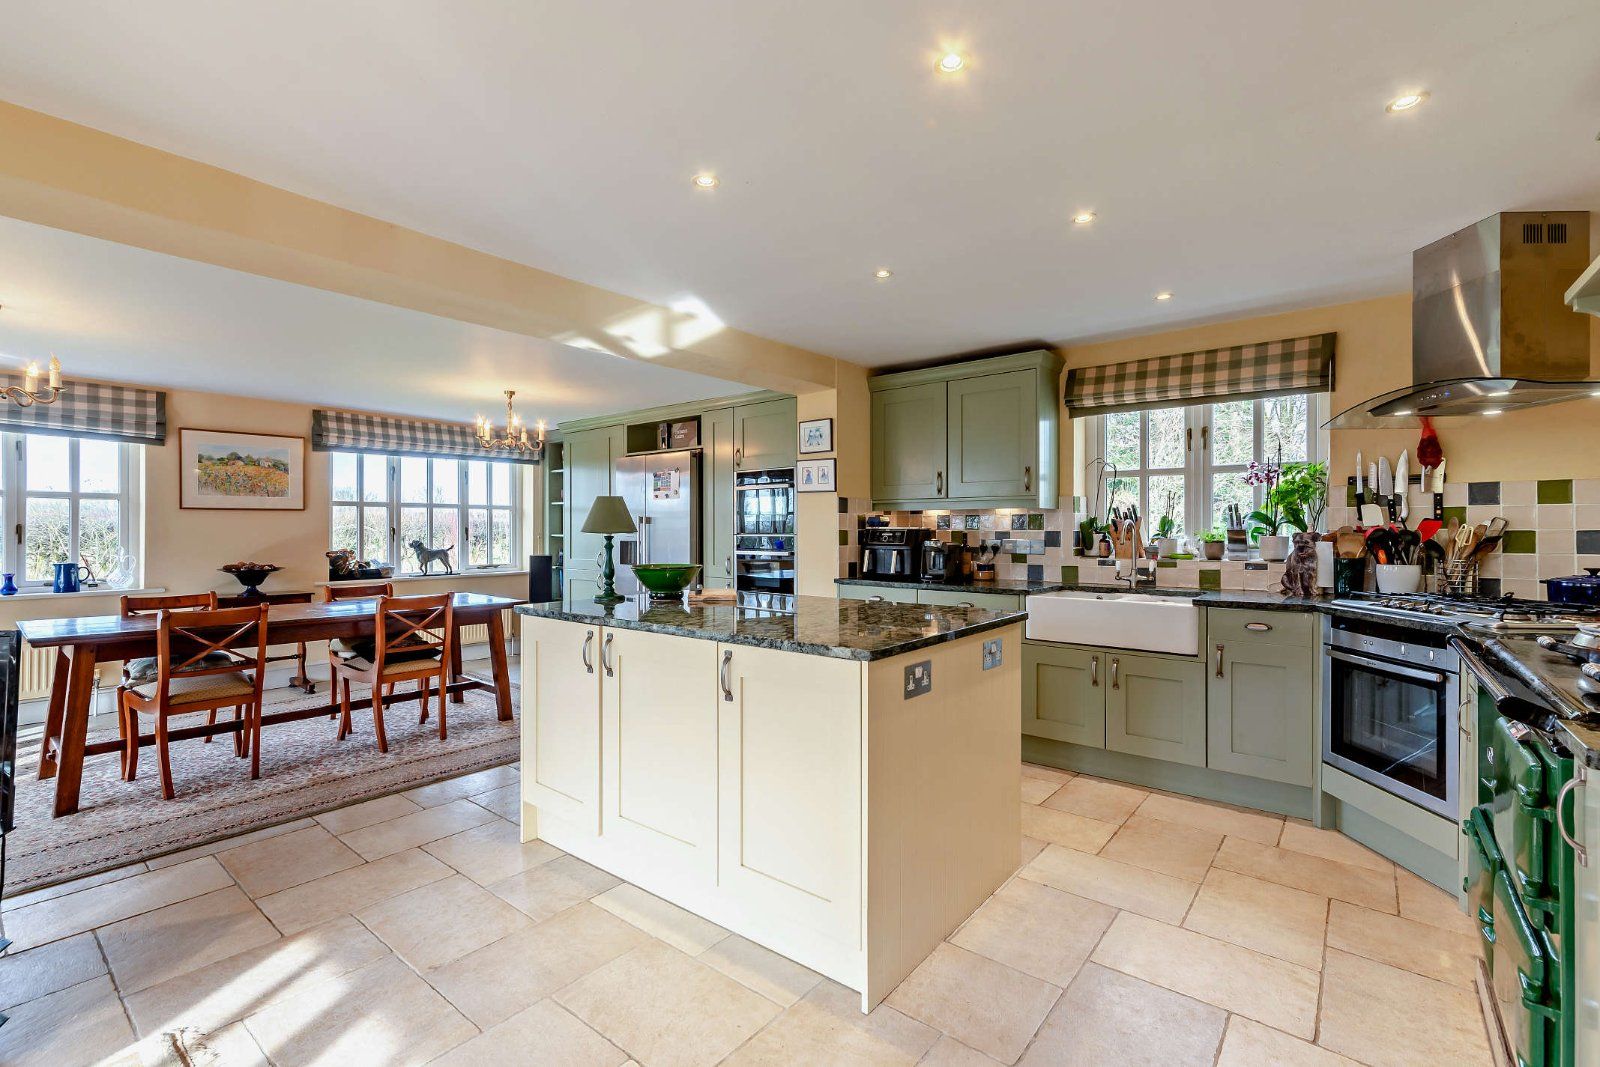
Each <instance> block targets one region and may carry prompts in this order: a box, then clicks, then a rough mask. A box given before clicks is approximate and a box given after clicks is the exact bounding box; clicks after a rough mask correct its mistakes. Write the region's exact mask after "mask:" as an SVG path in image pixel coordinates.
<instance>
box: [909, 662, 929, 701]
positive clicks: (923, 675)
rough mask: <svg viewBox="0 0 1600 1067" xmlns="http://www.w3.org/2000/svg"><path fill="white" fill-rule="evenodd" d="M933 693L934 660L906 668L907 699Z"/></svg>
mask: <svg viewBox="0 0 1600 1067" xmlns="http://www.w3.org/2000/svg"><path fill="white" fill-rule="evenodd" d="M931 692H933V660H931V659H925V660H923V661H922V662H921V663H913V664H911V665H910V666H909V667H907V668H906V691H905V699H907V700H910V699H911V698H912V697H919V696H921V695H922V694H924V693H931Z"/></svg>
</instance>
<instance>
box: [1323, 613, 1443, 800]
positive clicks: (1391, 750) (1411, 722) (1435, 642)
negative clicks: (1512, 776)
mask: <svg viewBox="0 0 1600 1067" xmlns="http://www.w3.org/2000/svg"><path fill="white" fill-rule="evenodd" d="M1324 647H1325V650H1326V653H1327V663H1326V665H1325V666H1326V670H1325V671H1324V680H1323V699H1322V760H1323V762H1324V763H1327V764H1331V765H1332V766H1334V767H1337V768H1339V769H1340V770H1342V771H1344V772H1346V773H1348V774H1351V775H1354V776H1355V777H1357V778H1360V779H1362V780H1364V781H1366V782H1370V783H1371V784H1373V785H1375V786H1377V787H1378V788H1380V789H1383V790H1384V791H1386V792H1388V793H1392V794H1394V795H1395V796H1398V797H1401V798H1403V799H1405V800H1409V801H1410V802H1411V803H1413V804H1416V805H1418V806H1419V807H1422V808H1426V809H1427V810H1428V811H1431V812H1433V813H1434V814H1436V815H1439V816H1442V817H1443V818H1446V819H1449V820H1450V821H1452V822H1454V821H1455V820H1456V818H1457V816H1458V809H1457V798H1458V795H1459V793H1458V790H1459V782H1460V766H1459V764H1460V751H1459V750H1460V746H1459V744H1458V743H1457V742H1456V723H1457V717H1458V715H1459V709H1458V707H1457V703H1456V701H1457V685H1458V683H1457V676H1456V672H1457V669H1458V659H1457V656H1456V653H1455V650H1454V649H1452V648H1451V647H1450V646H1449V644H1448V643H1447V641H1446V635H1445V634H1444V633H1434V632H1431V631H1429V630H1425V629H1420V628H1415V627H1408V626H1397V625H1391V624H1389V623H1383V622H1377V621H1373V620H1370V619H1359V618H1350V617H1345V616H1340V615H1335V616H1332V617H1330V619H1329V629H1328V635H1327V641H1326V643H1325V646H1324Z"/></svg>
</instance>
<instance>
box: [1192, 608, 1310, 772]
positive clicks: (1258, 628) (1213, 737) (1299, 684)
mask: <svg viewBox="0 0 1600 1067" xmlns="http://www.w3.org/2000/svg"><path fill="white" fill-rule="evenodd" d="M1208 616H1209V617H1208V620H1207V632H1208V634H1209V635H1210V636H1209V640H1208V644H1209V645H1210V646H1211V647H1210V663H1209V664H1208V669H1207V677H1206V700H1207V704H1208V707H1209V723H1208V725H1207V738H1206V753H1207V755H1206V760H1207V765H1208V766H1211V767H1214V768H1216V769H1218V770H1223V771H1233V772H1234V773H1236V774H1245V775H1249V776H1250V777H1252V778H1267V779H1270V780H1272V781H1275V782H1285V783H1287V784H1289V785H1300V786H1307V787H1309V786H1310V785H1311V784H1312V781H1313V779H1314V778H1315V776H1316V771H1317V763H1318V757H1317V737H1316V730H1317V712H1318V709H1317V696H1318V685H1317V668H1318V663H1317V629H1316V625H1315V624H1316V621H1317V620H1316V617H1315V616H1312V615H1295V614H1290V613H1287V612H1249V611H1240V610H1228V609H1218V608H1213V609H1211V610H1210V611H1209V612H1208Z"/></svg>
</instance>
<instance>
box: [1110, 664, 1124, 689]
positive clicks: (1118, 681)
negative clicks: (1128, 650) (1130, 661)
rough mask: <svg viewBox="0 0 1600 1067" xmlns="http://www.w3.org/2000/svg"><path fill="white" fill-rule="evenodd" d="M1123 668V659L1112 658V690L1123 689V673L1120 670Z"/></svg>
mask: <svg viewBox="0 0 1600 1067" xmlns="http://www.w3.org/2000/svg"><path fill="white" fill-rule="evenodd" d="M1121 666H1122V660H1121V658H1120V657H1117V656H1112V657H1111V688H1113V689H1121V688H1122V678H1121V672H1120V670H1119V668H1120V667H1121Z"/></svg>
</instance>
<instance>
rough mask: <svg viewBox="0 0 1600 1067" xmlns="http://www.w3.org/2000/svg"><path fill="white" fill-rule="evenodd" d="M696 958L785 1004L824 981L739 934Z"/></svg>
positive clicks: (820, 976) (768, 997)
mask: <svg viewBox="0 0 1600 1067" xmlns="http://www.w3.org/2000/svg"><path fill="white" fill-rule="evenodd" d="M695 958H696V959H698V960H699V961H700V962H701V963H704V964H707V965H708V966H711V967H715V968H716V969H717V970H719V971H721V972H722V973H723V974H725V975H727V976H728V977H729V978H732V979H733V980H734V981H736V982H738V983H739V984H740V985H742V986H744V987H745V988H747V989H750V990H752V991H753V992H756V993H760V994H761V995H762V996H764V997H766V998H767V999H768V1000H770V1001H772V1002H773V1003H774V1004H778V1005H780V1006H782V1007H785V1008H787V1007H788V1006H789V1005H791V1004H793V1003H794V1002H795V1001H797V1000H799V999H800V998H801V997H803V996H805V995H806V994H807V993H809V992H811V990H812V989H813V988H814V987H815V986H816V984H817V983H818V982H820V981H822V975H820V974H818V973H817V972H816V971H813V970H811V969H810V968H808V967H802V966H801V965H800V964H798V963H796V962H794V960H791V959H788V958H787V957H784V956H780V955H778V954H777V953H776V952H774V951H772V950H771V949H770V948H763V947H762V946H761V945H758V944H756V943H755V942H754V941H749V940H746V939H745V938H742V937H740V936H739V935H738V934H729V935H728V936H727V937H725V938H723V939H722V940H721V941H718V942H717V943H716V944H714V945H712V946H711V947H710V948H708V949H706V950H705V951H704V952H702V953H700V955H698V956H696V957H695Z"/></svg>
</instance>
